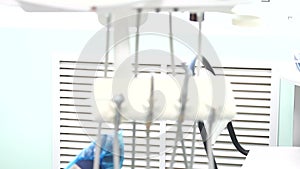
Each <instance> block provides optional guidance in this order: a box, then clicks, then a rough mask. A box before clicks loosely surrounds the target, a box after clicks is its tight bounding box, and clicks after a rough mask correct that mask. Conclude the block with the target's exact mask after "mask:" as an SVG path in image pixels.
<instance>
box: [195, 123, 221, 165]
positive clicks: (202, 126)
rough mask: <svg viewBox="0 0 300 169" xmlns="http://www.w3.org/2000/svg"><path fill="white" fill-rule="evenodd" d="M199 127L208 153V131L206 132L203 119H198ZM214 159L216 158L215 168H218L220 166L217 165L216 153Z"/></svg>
mask: <svg viewBox="0 0 300 169" xmlns="http://www.w3.org/2000/svg"><path fill="white" fill-rule="evenodd" d="M198 128H199V131H200V134H201V137H202V141H203V144H204V149H205V151H206V154H208V152H207V141H206V140H207V132H206V129H205V126H204V123H203V122H202V121H198ZM213 159H214V163H215V169H218V166H217V163H216V160H215V157H214V155H213Z"/></svg>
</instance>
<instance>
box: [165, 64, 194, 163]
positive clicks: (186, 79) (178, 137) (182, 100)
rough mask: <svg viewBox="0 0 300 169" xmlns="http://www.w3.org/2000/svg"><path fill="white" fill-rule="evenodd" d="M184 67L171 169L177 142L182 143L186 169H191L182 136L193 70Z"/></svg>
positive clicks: (184, 65) (183, 65)
mask: <svg viewBox="0 0 300 169" xmlns="http://www.w3.org/2000/svg"><path fill="white" fill-rule="evenodd" d="M182 67H183V69H184V72H185V76H184V81H183V86H182V89H181V94H180V103H181V107H180V114H179V116H178V120H177V133H176V138H175V144H174V148H173V153H172V159H171V166H170V169H173V165H174V160H175V154H176V149H177V142H178V141H179V140H180V141H181V148H182V152H183V158H184V164H185V168H189V167H188V166H189V165H188V163H187V158H186V151H185V146H184V140H183V134H182V123H183V121H184V114H185V108H186V103H187V95H188V83H189V78H190V77H191V75H192V73H191V70H190V69H189V68H188V66H187V65H186V64H185V63H183V64H182Z"/></svg>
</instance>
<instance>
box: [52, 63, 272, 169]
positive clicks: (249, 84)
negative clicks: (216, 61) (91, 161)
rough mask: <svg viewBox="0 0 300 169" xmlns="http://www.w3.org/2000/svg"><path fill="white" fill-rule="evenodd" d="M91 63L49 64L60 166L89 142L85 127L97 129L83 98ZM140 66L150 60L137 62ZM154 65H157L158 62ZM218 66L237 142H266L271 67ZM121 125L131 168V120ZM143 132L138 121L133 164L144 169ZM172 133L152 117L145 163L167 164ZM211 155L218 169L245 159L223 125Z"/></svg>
mask: <svg viewBox="0 0 300 169" xmlns="http://www.w3.org/2000/svg"><path fill="white" fill-rule="evenodd" d="M76 64H77V65H76ZM93 64H94V65H95V64H97V65H101V64H102V65H103V63H99V62H85V61H75V59H74V60H63V59H61V60H60V61H59V67H58V68H57V67H55V69H59V71H58V72H59V79H58V81H59V88H57V89H56V90H58V91H59V92H58V93H59V96H58V97H57V100H58V102H59V105H60V106H59V110H58V111H59V116H60V119H59V128H60V131H59V154H57V155H59V164H60V165H59V168H64V167H66V165H67V164H68V163H69V162H70V161H72V160H73V159H74V157H75V156H76V155H77V154H78V153H79V152H80V151H81V150H82V149H83V148H85V147H87V146H88V145H89V144H90V142H91V138H90V137H89V136H88V135H87V134H86V133H87V132H88V133H90V136H96V133H97V123H96V122H95V121H93V117H92V112H91V105H90V104H89V102H88V99H89V97H90V94H91V92H92V91H91V88H92V85H93V84H92V83H87V82H86V81H87V80H86V79H90V81H92V80H93V79H94V78H96V77H101V76H102V77H103V73H102V72H103V66H98V69H97V70H95V69H93V68H91V67H95V66H94V65H93ZM91 65H93V66H91ZM141 66H144V67H145V66H151V65H147V64H141ZM156 66H158V67H160V66H161V65H156ZM75 70H76V71H77V74H80V77H77V79H79V80H78V81H76V83H74V81H73V77H74V71H75ZM109 70H110V73H109V74H108V75H109V76H110V77H112V76H113V67H112V64H110V66H109ZM221 70H222V71H223V72H224V75H225V76H226V78H228V79H229V81H230V82H231V84H232V89H233V93H234V97H235V98H234V99H235V103H236V106H237V115H236V116H235V118H234V119H233V126H234V128H235V132H236V134H237V136H238V140H239V142H240V143H241V144H242V146H243V147H244V148H246V149H250V148H251V147H253V146H268V145H269V135H270V131H269V130H270V106H271V104H270V100H271V77H272V70H271V68H262V67H240V66H239V65H237V66H236V67H218V68H215V71H216V72H217V73H220V72H221ZM88 71H97V72H98V73H97V75H96V76H86V74H88V73H87V72H88ZM78 72H79V73H78ZM179 72H180V73H179ZM145 73H147V72H145ZM178 73H179V74H182V70H181V69H178ZM80 79H82V80H80ZM75 85H76V86H78V87H80V90H74V86H75ZM73 92H79V93H80V94H81V95H80V96H81V97H74V93H73ZM74 100H80V101H82V104H77V105H75V104H74ZM80 103H81V102H80ZM75 107H76V110H75ZM76 111H77V112H76ZM82 122H84V127H85V128H84V129H83V128H82V124H83V123H82ZM192 124H193V122H185V123H184V126H183V127H184V131H185V146H186V148H187V154H190V152H191V146H192V141H194V140H192ZM108 126H109V125H105V124H104V125H103V130H104V132H106V133H112V131H111V127H108ZM110 126H111V125H110ZM121 128H122V129H123V136H124V143H125V160H124V167H123V168H125V169H127V168H130V167H131V151H132V134H133V133H132V124H131V123H129V122H128V123H124V124H122V125H121ZM165 130H166V131H167V132H166V135H165V137H163V138H159V137H158V135H159V134H160V133H161V132H164V131H165ZM145 131H146V127H145V125H144V124H141V123H138V124H137V133H136V136H137V137H136V151H137V154H136V163H135V164H136V165H135V168H145V166H146V158H145V156H146V148H145V145H146V139H145V138H146V132H145ZM175 132H176V126H175V125H174V122H169V121H168V122H161V123H159V122H156V123H154V124H153V125H152V126H151V134H150V135H151V141H150V144H151V155H152V156H151V168H160V166H165V168H167V167H168V166H169V163H170V160H171V153H172V151H171V150H172V149H171V148H172V146H173V145H174V138H175ZM197 133H198V134H197V136H196V146H197V148H196V150H195V156H194V160H195V163H194V168H207V161H208V160H207V157H206V153H205V151H204V149H203V144H202V142H201V141H200V140H201V137H200V134H199V131H198V130H197ZM179 145H180V144H179ZM177 150H178V151H177V154H178V155H177V156H176V164H175V165H174V166H176V168H185V167H184V165H183V163H182V161H183V158H182V156H181V153H182V152H181V149H180V148H179V149H177ZM162 152H164V153H162ZM160 153H161V154H160ZM214 155H215V157H216V162H217V163H218V166H219V168H220V169H226V168H239V167H240V166H241V165H242V164H243V161H244V159H245V157H244V156H243V155H242V154H240V153H239V152H238V151H237V150H236V149H235V147H234V146H233V144H232V142H231V140H230V137H229V134H228V132H227V130H224V131H223V132H222V134H221V136H219V137H218V139H217V143H216V144H215V145H214ZM187 158H188V160H189V159H190V156H189V155H188V157H187Z"/></svg>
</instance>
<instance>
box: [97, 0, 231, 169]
mask: <svg viewBox="0 0 300 169" xmlns="http://www.w3.org/2000/svg"><path fill="white" fill-rule="evenodd" d="M163 2H164V3H157V4H155V2H152V3H150V2H149V3H145V4H144V6H143V5H141V4H135V5H130V6H131V10H135V11H137V22H136V23H137V25H136V27H137V33H136V44H135V45H136V46H135V52H136V53H135V54H136V56H135V71H134V72H135V77H136V76H137V74H138V52H139V50H138V48H139V27H140V17H141V16H140V15H141V12H142V10H143V11H156V12H157V11H168V12H170V13H169V15H170V20H169V26H170V52H171V65H172V75H173V76H174V75H175V69H174V67H175V66H174V58H173V57H174V51H173V50H174V49H173V37H172V36H173V34H172V20H171V19H172V18H171V17H172V15H171V12H174V11H190V12H195V13H196V14H197V20H198V22H199V34H198V55H197V57H198V59H199V62H198V72H199V69H200V67H201V66H200V63H202V64H203V65H204V66H205V67H206V69H208V70H209V71H211V72H212V73H213V74H214V71H213V69H212V67H211V66H210V64H207V63H208V61H207V60H206V59H205V58H204V57H203V56H202V52H201V48H202V37H201V28H202V26H201V24H202V21H203V20H204V12H207V11H213V12H229V11H230V10H231V9H232V8H233V7H234V5H236V4H237V1H226V2H225V3H224V2H222V1H213V0H210V1H194V4H193V5H190V6H188V4H189V3H186V1H184V2H183V1H176V0H172V1H170V0H165V1H163ZM202 2H203V4H202ZM216 3H217V4H218V3H219V5H215V4H216ZM228 4H229V5H228ZM123 7H124V6H123ZM95 9H96V10H95V11H96V12H97V13H98V14H101V13H102V12H103V10H104V11H105V10H109V9H111V10H113V8H109V7H103V6H102V7H99V8H98V7H97V8H95ZM129 10H130V9H129ZM110 13H114V12H113V11H110ZM117 29H124V28H120V27H119V28H116V27H115V31H116V30H117ZM128 48H129V47H128ZM115 57H119V56H115ZM115 60H117V59H115ZM117 65H118V63H117ZM207 65H209V66H207ZM184 69H185V72H186V76H185V80H184V85H183V88H182V89H183V91H182V93H181V100H180V102H181V111H180V115H179V117H178V129H177V130H178V131H177V135H176V140H175V147H174V151H173V154H172V161H171V169H172V168H173V163H174V158H175V154H174V153H176V144H177V141H178V139H181V144H182V148H183V156H184V162H185V167H186V168H188V167H192V164H191V165H188V164H187V159H186V154H185V147H184V142H183V137H182V122H183V120H184V111H185V104H186V101H187V100H186V95H187V82H188V78H189V76H190V75H188V72H189V71H188V70H187V67H184ZM185 84H186V85H185ZM185 90H186V91H185ZM150 98H151V97H150ZM150 104H151V101H150ZM149 110H150V111H149V114H150V113H151V106H150V108H149ZM149 116H150V115H149ZM135 126H136V125H135V122H134V124H133V130H134V131H133V133H135ZM146 126H147V139H149V128H150V123H149V118H147V124H146ZM180 130H181V131H180ZM134 136H135V135H133V146H134V144H135V139H134ZM179 137H181V138H179ZM148 141H149V140H148ZM148 143H149V142H148ZM148 143H147V144H148ZM211 146H212V145H211V144H210V145H208V154H209V156H210V157H209V166H215V161H214V158H213V157H212V156H213V155H212V150H211V148H209V147H211ZM148 149H149V144H148V145H147V153H148V151H149V150H148ZM134 151H135V148H134V147H133V155H134ZM148 156H149V154H148ZM148 160H149V157H147V168H149V161H148ZM131 168H134V157H132V167H131ZM210 169H212V168H210Z"/></svg>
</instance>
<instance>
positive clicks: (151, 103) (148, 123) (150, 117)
mask: <svg viewBox="0 0 300 169" xmlns="http://www.w3.org/2000/svg"><path fill="white" fill-rule="evenodd" d="M153 109H154V77H153V76H151V81H150V97H149V112H148V116H147V121H146V132H147V140H146V141H147V145H146V146H147V147H146V148H147V150H146V151H147V160H146V161H147V164H146V168H147V169H150V127H151V124H152V120H153V114H154V112H153Z"/></svg>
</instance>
